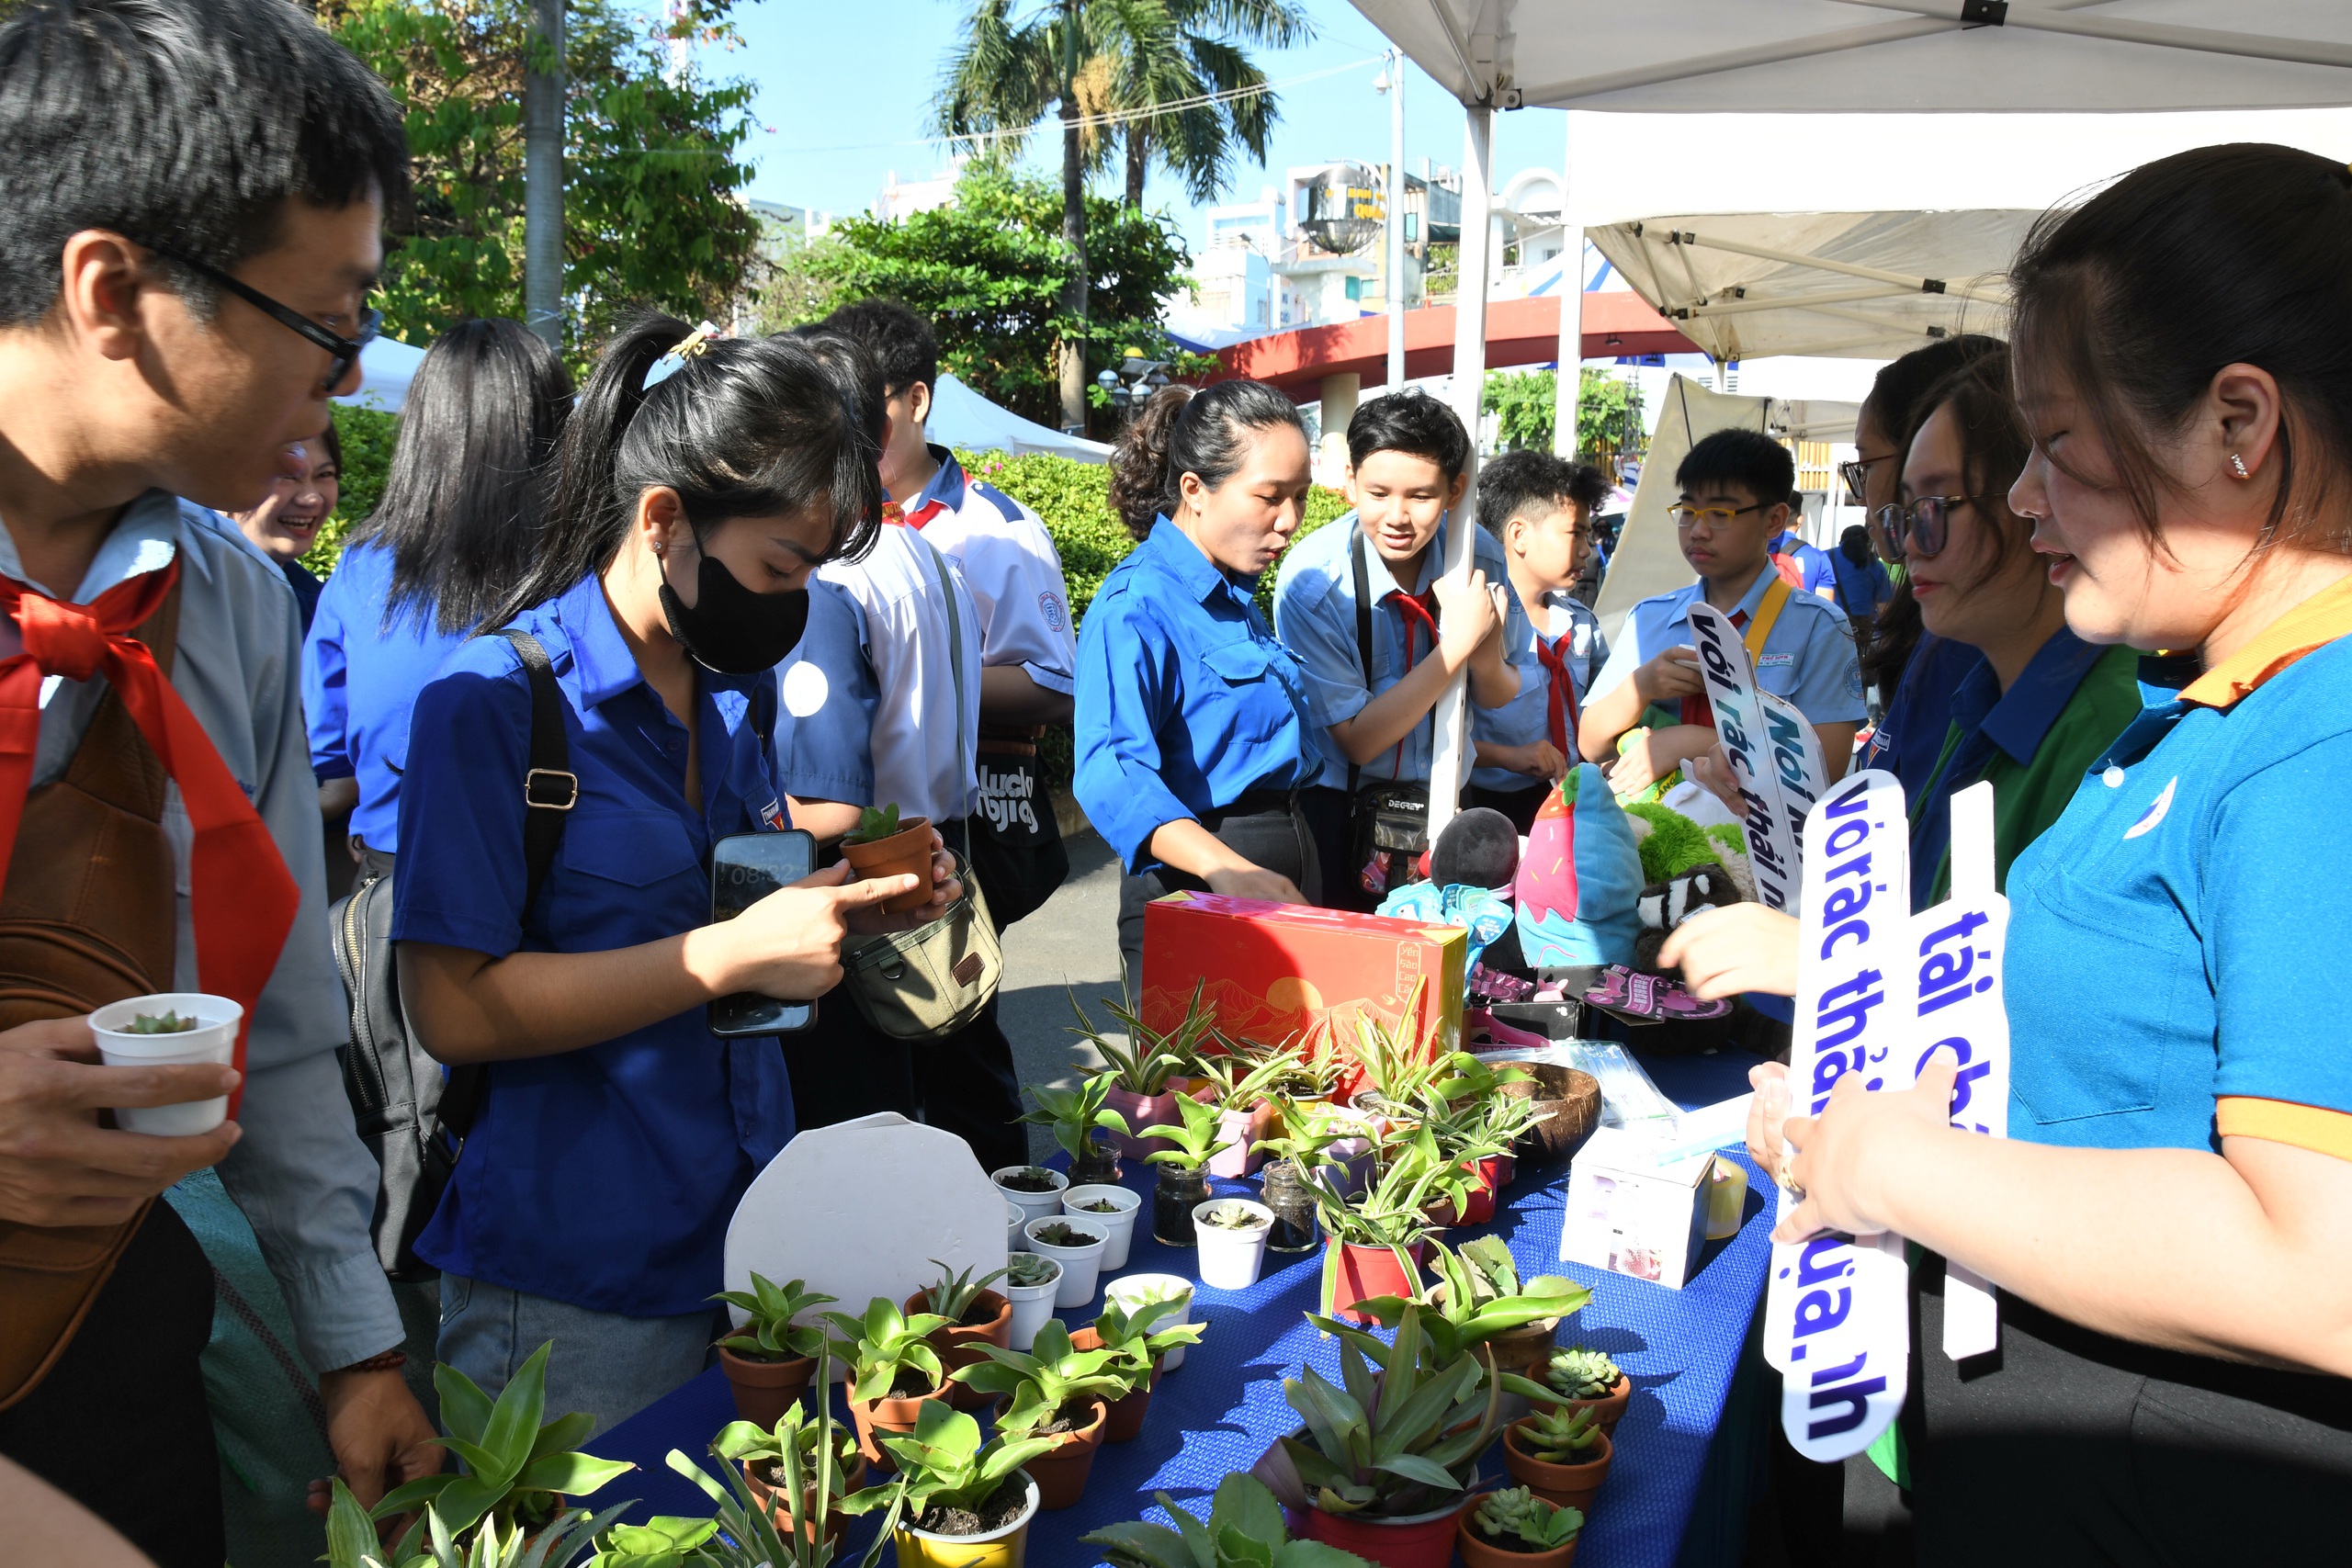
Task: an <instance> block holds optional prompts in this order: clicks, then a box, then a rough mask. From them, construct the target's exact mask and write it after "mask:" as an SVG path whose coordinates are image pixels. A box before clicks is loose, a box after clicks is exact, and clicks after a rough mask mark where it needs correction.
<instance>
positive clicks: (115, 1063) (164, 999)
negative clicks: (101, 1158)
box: [90, 991, 245, 1138]
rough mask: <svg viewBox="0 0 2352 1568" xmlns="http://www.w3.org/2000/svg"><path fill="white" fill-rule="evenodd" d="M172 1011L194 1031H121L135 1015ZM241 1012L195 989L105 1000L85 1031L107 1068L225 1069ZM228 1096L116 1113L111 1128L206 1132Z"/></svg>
mask: <svg viewBox="0 0 2352 1568" xmlns="http://www.w3.org/2000/svg"><path fill="white" fill-rule="evenodd" d="M166 1012H175V1013H177V1014H179V1015H180V1016H181V1017H182V1018H194V1019H196V1020H197V1021H198V1023H197V1027H196V1028H194V1029H188V1030H183V1031H181V1032H178V1033H176V1034H131V1033H128V1032H126V1031H128V1030H129V1029H130V1021H131V1020H132V1019H134V1018H136V1017H138V1016H139V1015H140V1014H141V1013H145V1014H147V1015H148V1016H149V1017H150V1018H158V1017H161V1016H162V1015H163V1014H164V1013H166ZM244 1016H245V1010H244V1009H243V1008H242V1007H239V1006H238V1005H237V1004H236V1003H235V1002H232V1001H231V1000H230V999H229V998H226V997H212V996H207V995H205V994H204V993H203V992H201V991H162V992H158V993H157V994H156V995H154V996H152V997H133V998H130V1000H129V1001H125V1002H108V1003H107V1005H106V1006H105V1007H102V1008H100V1009H98V1010H96V1012H94V1013H92V1014H91V1015H90V1032H91V1033H93V1034H95V1035H96V1036H97V1040H98V1059H99V1060H100V1061H102V1062H104V1063H105V1064H106V1065H107V1066H109V1067H160V1066H194V1065H197V1064H199V1063H205V1062H217V1063H219V1064H220V1066H224V1067H225V1066H228V1065H229V1064H230V1062H232V1060H234V1059H235V1056H236V1053H237V1026H238V1024H239V1023H241V1022H243V1020H244ZM228 1115H229V1097H228V1096H227V1095H225V1094H223V1095H216V1096H214V1097H213V1098H212V1099H210V1100H187V1101H185V1102H183V1103H181V1104H178V1105H148V1106H138V1107H133V1108H130V1109H128V1110H118V1111H115V1113H114V1120H115V1125H116V1126H118V1127H120V1128H121V1129H123V1130H124V1131H125V1132H129V1133H153V1134H157V1135H159V1136H162V1137H167V1138H181V1137H187V1136H189V1135H190V1134H197V1133H209V1132H210V1131H212V1129H213V1128H215V1127H218V1126H219V1125H220V1123H221V1122H223V1121H225V1120H226V1119H227V1118H228Z"/></svg>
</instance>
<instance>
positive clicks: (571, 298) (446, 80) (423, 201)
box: [320, 0, 759, 356]
mask: <svg viewBox="0 0 2352 1568" xmlns="http://www.w3.org/2000/svg"><path fill="white" fill-rule="evenodd" d="M320 15H321V19H322V21H323V22H324V23H325V24H326V25H327V27H328V28H330V30H332V31H333V32H334V35H335V37H336V38H337V39H340V40H342V42H343V43H344V44H345V46H346V47H347V48H349V49H350V50H351V51H353V52H354V53H355V54H356V55H358V56H359V58H360V59H361V60H363V61H365V62H367V63H368V66H369V68H370V69H372V70H374V71H375V72H376V73H378V74H379V75H380V76H382V77H383V78H384V80H385V82H386V83H387V84H388V85H390V88H391V90H392V94H393V96H394V97H396V98H397V99H398V100H399V101H400V103H401V107H403V108H404V109H405V110H406V111H407V118H408V136H409V147H410V151H411V152H412V153H413V157H414V168H415V174H416V199H415V202H414V204H413V210H412V211H410V212H407V213H402V214H394V215H393V223H392V227H393V231H394V235H395V238H396V239H397V241H398V245H397V248H396V249H395V250H394V251H393V253H392V254H391V255H390V257H389V258H388V260H387V264H386V267H385V275H384V287H383V291H382V295H381V297H380V299H379V306H380V308H381V309H382V310H383V312H384V327H385V330H386V331H387V332H388V333H390V334H391V335H392V336H394V337H397V338H401V339H403V340H404V341H407V342H411V343H418V344H422V343H424V342H426V341H428V340H430V339H431V338H433V337H434V336H435V335H437V334H438V333H441V332H442V331H444V330H445V329H447V327H449V326H451V325H453V324H454V323H456V322H458V321H463V320H465V319H467V318H469V317H472V316H513V317H516V318H518V319H519V318H520V317H521V316H522V314H523V73H524V68H525V66H526V63H527V62H528V55H529V51H530V49H531V48H532V47H533V46H532V35H531V30H530V5H529V0H325V3H324V4H322V6H320ZM565 26H566V32H565V39H564V45H565V46H564V56H565V58H564V69H565V72H566V81H567V83H568V84H569V89H570V90H569V102H568V106H567V109H566V113H565V149H564V253H565V266H564V290H565V295H566V299H567V303H568V306H569V315H570V323H569V326H570V334H569V335H570V338H571V350H572V352H573V354H574V355H575V356H582V355H584V354H585V352H586V350H587V348H588V347H589V346H590V345H592V344H594V342H595V341H596V340H597V339H598V338H600V337H601V336H603V334H604V333H605V330H606V329H607V328H608V327H609V326H610V325H611V323H612V322H613V321H614V319H615V318H616V315H617V314H618V313H619V311H620V310H621V309H622V308H623V307H625V306H626V305H628V304H631V303H635V302H639V301H644V302H650V303H653V304H657V305H660V306H662V308H664V309H666V310H673V311H675V312H677V313H679V314H682V315H685V316H689V317H692V316H696V315H707V316H710V317H713V318H715V319H718V320H721V321H724V320H726V319H727V318H728V316H729V314H730V313H731V301H732V300H733V299H735V298H736V297H737V296H738V295H739V294H740V293H741V290H742V287H743V283H744V279H745V277H746V276H747V274H748V273H749V271H750V269H751V267H752V261H753V258H754V256H755V254H756V246H757V243H758V239H759V226H758V223H757V221H756V220H754V219H753V218H752V214H751V212H750V211H749V210H748V209H746V208H745V207H744V206H743V205H742V204H741V202H739V201H738V200H736V199H735V192H736V191H737V190H738V188H740V187H741V186H742V185H743V184H744V183H745V182H746V181H747V180H749V179H750V178H751V175H752V171H751V170H750V169H749V168H748V167H746V166H744V165H743V164H739V163H737V162H736V157H735V155H736V152H737V150H738V149H739V148H740V147H741V144H742V142H743V140H744V138H745V137H746V136H747V135H748V134H749V133H750V130H751V126H750V122H749V120H748V119H747V118H746V110H747V107H748V106H749V105H750V103H751V101H752V85H751V84H750V83H748V82H743V81H729V82H711V81H707V80H706V79H705V78H704V77H703V76H702V75H701V73H699V72H698V71H696V70H695V69H694V68H692V67H691V66H690V67H688V68H687V69H685V70H684V71H683V72H680V71H673V69H672V62H671V60H670V57H669V54H668V51H667V47H666V46H667V43H668V37H667V29H666V28H657V27H655V26H652V25H650V24H649V23H648V22H647V21H646V20H645V19H644V17H642V16H641V15H640V13H639V9H638V8H636V7H633V6H628V5H627V4H624V3H623V0H570V4H569V6H568V7H567V12H566V23H565ZM676 26H678V27H679V28H686V29H691V30H692V31H693V32H694V33H695V35H696V36H699V37H700V38H702V39H704V40H706V41H711V40H723V39H725V38H726V37H727V36H728V35H727V30H726V29H727V23H726V20H725V14H724V7H717V8H714V7H710V6H703V7H698V8H697V9H695V11H694V12H692V13H691V14H689V15H687V16H685V17H682V18H681V19H680V20H679V21H678V23H677V24H676Z"/></svg>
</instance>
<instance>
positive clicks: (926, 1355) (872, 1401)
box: [825, 1296, 948, 1470]
mask: <svg viewBox="0 0 2352 1568" xmlns="http://www.w3.org/2000/svg"><path fill="white" fill-rule="evenodd" d="M825 1321H826V1322H827V1323H829V1324H831V1325H833V1328H834V1330H835V1332H836V1333H837V1334H838V1335H839V1338H838V1339H837V1340H836V1341H835V1342H834V1344H833V1346H832V1354H834V1355H836V1356H838V1357H840V1358H841V1359H842V1361H844V1362H845V1363H847V1368H846V1372H847V1378H848V1382H849V1388H848V1391H847V1392H848V1396H849V1416H850V1420H851V1421H852V1423H854V1425H855V1426H856V1427H857V1446H858V1451H859V1452H861V1453H863V1454H864V1455H865V1459H866V1462H867V1463H869V1464H877V1465H880V1466H881V1467H883V1468H884V1469H886V1470H887V1469H888V1468H889V1464H890V1459H889V1455H888V1453H887V1452H885V1451H884V1450H882V1449H881V1448H880V1447H879V1446H878V1444H877V1442H876V1434H877V1433H884V1432H911V1431H913V1430H914V1426H915V1421H916V1419H917V1417H918V1416H921V1415H922V1406H923V1405H924V1404H930V1403H933V1401H936V1400H938V1399H939V1398H940V1396H941V1395H942V1393H944V1387H945V1384H946V1382H947V1374H946V1371H945V1369H944V1368H943V1367H942V1366H941V1364H940V1360H939V1351H938V1350H937V1349H936V1348H934V1347H933V1345H932V1343H931V1336H932V1335H933V1334H934V1333H936V1332H937V1331H939V1330H940V1329H942V1328H944V1327H946V1326H947V1325H948V1320H947V1319H946V1318H944V1317H942V1316H940V1315H939V1314H936V1313H927V1312H923V1313H916V1314H912V1315H911V1316H910V1315H909V1314H905V1313H903V1312H901V1311H900V1310H899V1308H898V1306H897V1305H896V1304H894V1303H892V1302H890V1301H889V1300H888V1298H887V1297H883V1296H876V1297H875V1298H874V1299H873V1300H872V1301H870V1302H868V1303H866V1305H865V1314H864V1315H863V1316H860V1317H852V1316H851V1315H850V1314H847V1313H843V1312H829V1313H827V1314H825Z"/></svg>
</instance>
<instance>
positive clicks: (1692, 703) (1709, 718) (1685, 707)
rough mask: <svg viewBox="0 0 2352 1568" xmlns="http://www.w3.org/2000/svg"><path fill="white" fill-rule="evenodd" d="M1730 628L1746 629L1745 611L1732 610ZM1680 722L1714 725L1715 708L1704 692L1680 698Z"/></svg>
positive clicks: (1737, 630) (1706, 725)
mask: <svg viewBox="0 0 2352 1568" xmlns="http://www.w3.org/2000/svg"><path fill="white" fill-rule="evenodd" d="M1731 629H1732V630H1734V631H1736V632H1744V631H1746V630H1747V611H1745V610H1734V611H1733V612H1732V613H1731ZM1682 722H1683V723H1685V724H1697V725H1703V726H1705V727H1706V728H1709V729H1713V728H1714V727H1715V710H1714V708H1713V706H1712V705H1709V703H1708V701H1707V694H1706V693H1704V692H1693V693H1691V694H1690V695H1689V696H1687V697H1685V698H1683V699H1682Z"/></svg>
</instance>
